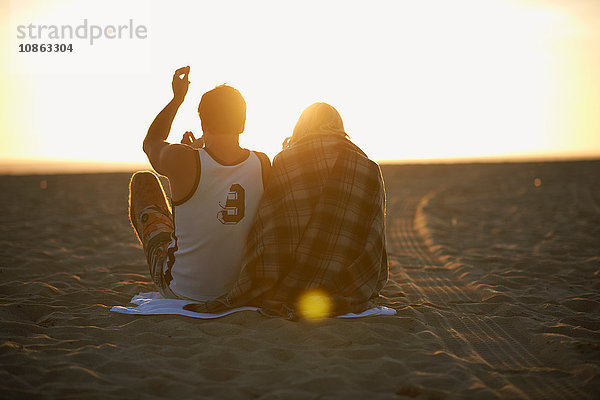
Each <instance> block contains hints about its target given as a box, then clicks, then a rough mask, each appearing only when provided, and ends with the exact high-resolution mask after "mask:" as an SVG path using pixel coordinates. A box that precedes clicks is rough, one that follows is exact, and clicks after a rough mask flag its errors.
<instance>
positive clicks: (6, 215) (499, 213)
mask: <svg viewBox="0 0 600 400" xmlns="http://www.w3.org/2000/svg"><path fill="white" fill-rule="evenodd" d="M383 172H384V177H385V181H386V189H387V196H388V220H387V221H388V251H389V257H390V267H391V276H390V281H389V283H388V285H387V286H386V288H385V289H384V293H383V295H384V299H383V301H382V304H384V305H387V306H390V307H393V308H395V309H396V310H397V312H398V313H397V315H396V316H391V317H390V316H380V317H371V318H365V319H359V320H335V319H330V320H324V321H320V322H316V323H314V322H313V323H311V322H290V321H286V320H282V319H272V318H267V317H264V316H261V315H260V314H258V313H256V312H250V311H247V312H241V313H237V314H233V315H230V316H227V317H224V318H221V319H217V320H210V321H206V320H197V319H192V318H187V317H180V316H149V317H135V316H130V315H121V314H117V313H112V312H110V311H109V310H110V308H111V307H112V306H114V305H126V304H127V303H128V301H129V299H130V298H131V297H132V296H133V295H134V294H137V293H138V292H141V291H151V290H152V285H151V283H150V279H149V277H148V273H147V267H146V265H145V260H144V257H143V254H142V250H141V248H140V246H139V244H137V242H136V238H135V235H134V233H133V231H132V230H131V229H130V227H129V223H128V220H127V183H128V179H129V176H128V175H127V174H95V175H94V174H90V175H48V176H44V175H37V176H1V177H0V205H1V206H2V210H3V211H2V213H1V214H0V215H1V217H0V218H1V222H2V223H1V224H0V230H1V235H0V252H1V253H0V254H1V258H0V285H1V290H0V297H1V306H2V308H1V313H0V335H1V337H0V366H1V368H0V398H78V399H79V398H98V399H100V398H102V399H107V398H108V399H111V398H145V399H146V398H223V399H229V398H231V399H257V398H258V399H317V398H318V399H333V398H344V399H346V398H348V399H354V398H356V399H365V398H368V399H378V398H380V399H396V398H418V399H446V398H450V399H452V398H482V399H494V398H506V399H513V398H524V399H528V398H529V399H538V398H551V399H555V398H573V399H581V398H589V399H591V398H598V397H599V396H600V377H599V372H600V369H599V366H600V334H599V333H600V332H599V330H600V312H599V311H600V279H599V276H598V275H599V274H600V250H599V248H600V246H599V245H600V162H598V161H595V162H553V163H522V164H473V165H437V166H436V165H413V166H384V167H383Z"/></svg>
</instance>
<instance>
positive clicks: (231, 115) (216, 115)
mask: <svg viewBox="0 0 600 400" xmlns="http://www.w3.org/2000/svg"><path fill="white" fill-rule="evenodd" d="M198 115H199V116H200V122H201V123H202V131H204V133H206V132H210V133H211V134H219V135H239V134H240V133H242V132H243V131H244V125H245V124H246V101H244V98H243V97H242V94H241V93H240V92H239V91H238V90H237V89H235V88H232V87H231V86H227V85H219V86H217V87H215V88H214V89H212V90H209V91H208V92H206V93H204V95H203V96H202V99H201V100H200V105H199V106H198Z"/></svg>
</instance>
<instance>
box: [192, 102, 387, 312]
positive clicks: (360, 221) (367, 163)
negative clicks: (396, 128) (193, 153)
mask: <svg viewBox="0 0 600 400" xmlns="http://www.w3.org/2000/svg"><path fill="white" fill-rule="evenodd" d="M266 186H267V187H266V188H265V192H264V195H263V198H262V200H261V203H260V205H259V209H258V213H257V216H256V219H255V221H254V224H253V227H252V228H251V230H250V234H249V236H248V241H247V244H246V253H245V259H244V265H243V269H242V272H241V273H240V276H239V278H238V280H237V281H236V282H235V284H234V286H233V287H232V289H231V290H230V291H229V293H228V295H226V296H223V297H221V298H219V299H218V300H217V301H213V302H210V303H206V304H202V305H190V306H188V307H187V308H188V309H190V310H194V311H198V312H215V311H220V310H222V309H223V308H231V307H238V306H242V305H253V306H257V307H260V308H261V310H262V312H263V313H266V314H268V315H278V316H283V317H286V318H289V319H298V318H302V317H304V318H321V317H327V316H335V315H340V314H345V313H348V312H356V313H358V312H362V311H364V310H366V309H368V308H370V307H372V306H373V305H374V304H373V301H374V300H375V299H376V298H377V297H378V296H379V292H380V290H381V289H382V288H383V286H384V285H385V283H386V281H387V278H388V263H387V254H386V248H385V189H384V185H383V179H382V176H381V171H380V169H379V166H378V165H377V164H376V163H375V162H373V161H371V160H369V158H368V157H367V156H366V155H365V154H364V153H363V152H362V151H361V150H360V149H359V148H358V147H357V146H356V145H355V144H353V143H352V142H351V141H350V140H349V138H348V135H346V132H345V131H344V125H343V122H342V119H341V117H340V115H339V113H338V112H337V110H336V109H335V108H333V107H332V106H330V105H329V104H326V103H315V104H313V105H311V106H309V107H308V108H307V109H306V110H304V112H303V113H302V115H301V116H300V119H299V120H298V122H297V123H296V126H295V127H294V131H293V134H292V136H290V137H288V138H287V139H286V140H285V141H284V143H283V151H281V152H280V153H279V154H278V155H277V156H275V158H274V160H273V168H272V170H271V175H270V177H269V180H268V183H267V185H266Z"/></svg>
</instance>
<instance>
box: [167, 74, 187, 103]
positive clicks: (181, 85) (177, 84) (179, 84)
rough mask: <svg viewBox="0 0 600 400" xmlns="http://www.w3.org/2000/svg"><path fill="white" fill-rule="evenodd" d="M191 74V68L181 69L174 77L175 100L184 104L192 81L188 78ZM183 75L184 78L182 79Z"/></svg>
mask: <svg viewBox="0 0 600 400" xmlns="http://www.w3.org/2000/svg"><path fill="white" fill-rule="evenodd" d="M189 74H190V66H189V65H188V66H187V67H182V68H179V69H178V70H177V71H175V75H173V82H172V84H171V86H172V88H173V98H174V99H176V100H178V101H181V102H183V99H185V95H186V94H187V91H188V87H189V85H190V81H189V80H188V76H189ZM181 75H183V77H181Z"/></svg>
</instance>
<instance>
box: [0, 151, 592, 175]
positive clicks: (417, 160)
mask: <svg viewBox="0 0 600 400" xmlns="http://www.w3.org/2000/svg"><path fill="white" fill-rule="evenodd" d="M595 160H600V152H589V153H583V152H573V153H523V154H504V155H479V156H457V157H414V158H398V159H379V160H378V159H375V160H374V161H376V162H377V163H378V164H380V165H411V164H417V165H428V164H429V165H430V164H479V163H482V164H486V163H488V164H494V163H519V162H523V163H528V162H560V161H595ZM32 163H33V164H32ZM137 170H152V167H151V165H150V163H149V162H148V161H108V160H78V159H58V158H57V159H53V158H4V159H1V158H0V175H58V174H87V173H119V172H122V173H127V172H134V171H137Z"/></svg>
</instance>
